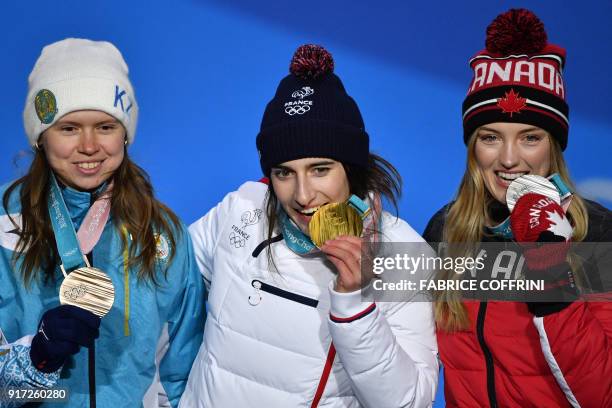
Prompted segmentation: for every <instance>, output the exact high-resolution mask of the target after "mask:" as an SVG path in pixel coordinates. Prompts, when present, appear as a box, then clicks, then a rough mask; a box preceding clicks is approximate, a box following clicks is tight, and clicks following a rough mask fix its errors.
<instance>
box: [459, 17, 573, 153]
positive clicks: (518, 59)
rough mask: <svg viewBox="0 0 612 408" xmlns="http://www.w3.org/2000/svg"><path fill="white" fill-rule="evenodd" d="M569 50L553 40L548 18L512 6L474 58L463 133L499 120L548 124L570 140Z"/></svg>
mask: <svg viewBox="0 0 612 408" xmlns="http://www.w3.org/2000/svg"><path fill="white" fill-rule="evenodd" d="M564 65H565V50H564V49H563V48H561V47H558V46H556V45H553V44H549V43H548V37H547V35H546V31H545V30H544V24H543V23H542V22H541V21H540V19H538V17H537V16H536V15H535V14H533V13H532V12H531V11H529V10H525V9H512V10H509V11H507V12H505V13H502V14H500V15H499V16H497V18H495V20H493V22H492V23H491V24H490V25H489V26H488V27H487V40H486V48H485V49H484V50H482V51H480V52H478V53H477V54H476V55H475V56H474V57H473V58H472V59H471V60H470V67H471V68H472V70H473V72H474V76H473V77H472V80H471V82H470V85H469V87H468V92H467V96H466V98H465V100H464V101H463V109H462V114H463V117H462V118H463V138H464V142H465V143H466V144H467V143H468V141H469V139H470V137H471V135H472V134H473V132H474V131H475V130H476V129H478V127H480V126H483V125H486V124H488V123H494V122H514V123H525V124H530V125H534V126H538V127H540V128H542V129H545V130H547V131H548V132H549V133H550V134H551V135H552V136H553V137H554V138H555V139H556V140H557V141H558V142H559V145H560V146H561V149H565V147H566V146H567V134H568V130H569V107H568V106H567V103H566V101H565V94H566V90H565V84H564V82H563V76H562V75H563V68H564Z"/></svg>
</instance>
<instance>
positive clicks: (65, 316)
mask: <svg viewBox="0 0 612 408" xmlns="http://www.w3.org/2000/svg"><path fill="white" fill-rule="evenodd" d="M99 327H100V318H99V317H98V316H96V315H94V314H93V313H91V312H89V311H87V310H85V309H81V308H80V307H76V306H72V305H62V306H59V307H56V308H54V309H51V310H47V311H46V312H45V313H44V314H43V316H42V318H41V319H40V324H39V325H38V333H37V334H36V335H35V336H34V339H32V347H31V349H30V359H31V360H32V363H33V364H34V366H35V367H36V368H37V369H38V370H39V371H42V372H44V373H51V372H53V371H56V370H57V369H59V368H60V367H61V366H62V365H63V364H64V362H65V361H66V359H67V358H68V357H69V356H70V355H72V354H76V353H78V352H79V349H80V347H81V346H82V347H90V346H91V345H92V344H93V342H94V340H95V339H97V338H98V335H99V330H98V329H99Z"/></svg>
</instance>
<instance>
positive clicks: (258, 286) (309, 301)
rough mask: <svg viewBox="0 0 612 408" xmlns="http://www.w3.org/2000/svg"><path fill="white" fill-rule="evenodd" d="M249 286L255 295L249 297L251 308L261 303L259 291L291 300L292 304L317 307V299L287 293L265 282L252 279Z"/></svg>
mask: <svg viewBox="0 0 612 408" xmlns="http://www.w3.org/2000/svg"><path fill="white" fill-rule="evenodd" d="M251 286H253V288H255V294H254V295H251V296H249V303H250V304H251V305H252V306H257V305H258V304H259V302H261V299H262V297H261V293H260V291H263V292H267V293H270V294H272V295H275V296H279V297H282V298H285V299H287V300H291V301H293V302H297V303H301V304H303V305H306V306H310V307H314V308H316V307H317V306H318V305H319V301H318V300H317V299H313V298H309V297H306V296H302V295H298V294H297V293H293V292H289V291H286V290H284V289H280V288H277V287H276V286H272V285H269V284H267V283H265V282H262V281H260V280H259V279H253V280H252V281H251Z"/></svg>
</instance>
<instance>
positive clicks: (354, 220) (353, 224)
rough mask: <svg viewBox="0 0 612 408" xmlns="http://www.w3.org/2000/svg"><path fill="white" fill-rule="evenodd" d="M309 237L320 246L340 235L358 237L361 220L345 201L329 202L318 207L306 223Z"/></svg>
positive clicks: (360, 230)
mask: <svg viewBox="0 0 612 408" xmlns="http://www.w3.org/2000/svg"><path fill="white" fill-rule="evenodd" d="M308 230H309V232H310V239H311V240H312V242H313V243H314V244H315V245H316V246H317V247H318V248H320V247H321V246H322V245H323V244H324V243H325V242H326V241H327V240H330V239H334V238H336V237H339V236H341V235H352V236H355V237H360V236H361V233H362V231H363V220H362V219H361V217H360V216H359V213H358V212H357V210H355V209H354V208H353V207H351V206H350V205H348V204H347V203H331V204H326V205H324V206H322V207H321V208H319V210H318V211H317V212H316V213H315V214H314V215H313V216H312V219H311V220H310V223H309V224H308Z"/></svg>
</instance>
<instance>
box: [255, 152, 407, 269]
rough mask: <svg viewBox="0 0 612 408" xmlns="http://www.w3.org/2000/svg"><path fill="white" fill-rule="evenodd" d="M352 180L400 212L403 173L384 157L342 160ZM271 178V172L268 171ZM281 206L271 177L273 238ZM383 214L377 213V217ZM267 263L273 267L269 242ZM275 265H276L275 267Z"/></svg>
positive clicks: (359, 191)
mask: <svg viewBox="0 0 612 408" xmlns="http://www.w3.org/2000/svg"><path fill="white" fill-rule="evenodd" d="M342 167H344V171H345V172H346V176H347V178H348V183H349V191H350V192H351V194H355V195H356V196H358V197H359V198H361V199H365V198H366V197H367V196H368V194H370V193H374V194H377V195H380V196H381V198H382V197H384V198H386V199H387V200H388V201H389V203H390V204H391V205H392V206H393V208H394V209H395V213H396V215H397V213H398V209H397V202H398V200H399V198H400V197H401V194H402V176H401V175H400V174H399V172H398V171H397V169H396V168H395V167H394V166H393V165H392V164H391V163H390V162H388V161H387V160H385V159H383V158H382V157H380V156H378V155H376V154H374V153H370V155H369V157H368V165H367V167H361V166H354V165H350V164H345V163H342ZM266 176H267V177H268V178H270V174H266ZM278 209H279V203H278V198H277V197H276V194H275V193H274V188H272V181H271V180H270V183H269V184H268V192H267V196H266V216H267V220H268V231H267V239H268V242H271V241H270V240H271V239H272V236H273V235H274V234H275V231H277V228H278ZM379 215H380V214H377V215H375V216H376V217H378V216H379ZM267 252H268V261H269V262H268V263H269V264H270V266H271V267H274V260H273V258H272V251H271V249H270V246H268V251H267ZM274 269H276V268H275V267H274Z"/></svg>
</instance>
